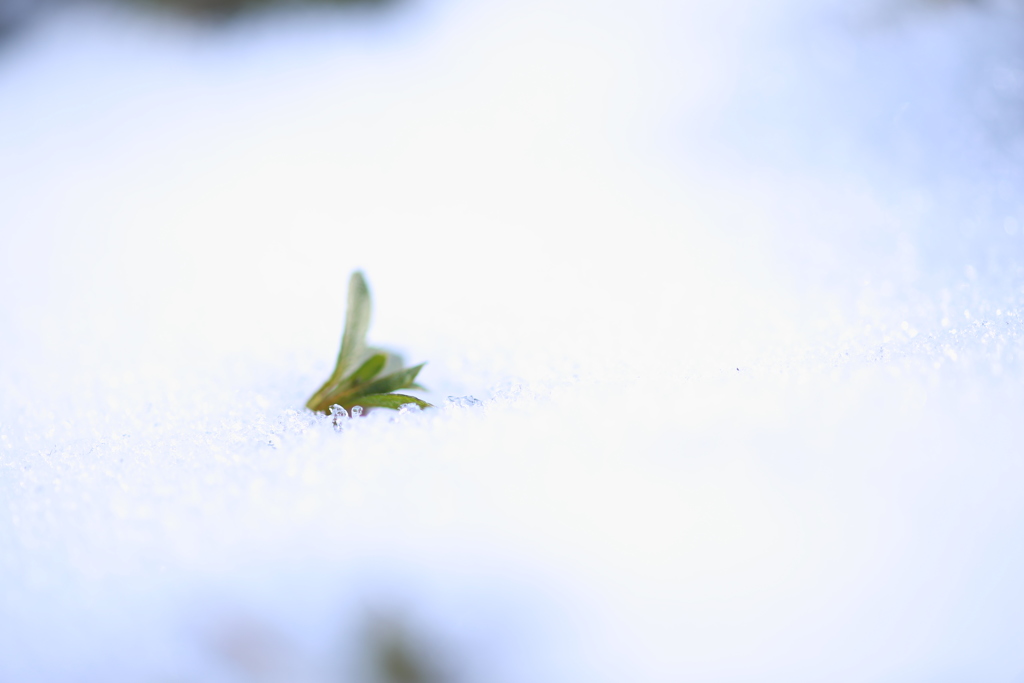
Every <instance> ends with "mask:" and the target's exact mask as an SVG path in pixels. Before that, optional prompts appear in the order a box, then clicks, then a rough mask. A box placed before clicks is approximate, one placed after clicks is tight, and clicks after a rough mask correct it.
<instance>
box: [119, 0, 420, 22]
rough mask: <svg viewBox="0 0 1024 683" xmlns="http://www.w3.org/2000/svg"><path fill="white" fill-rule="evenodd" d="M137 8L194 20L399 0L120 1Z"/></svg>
mask: <svg viewBox="0 0 1024 683" xmlns="http://www.w3.org/2000/svg"><path fill="white" fill-rule="evenodd" d="M121 2H125V3H128V4H130V5H135V6H140V7H147V6H148V7H156V8H164V9H169V10H173V11H175V12H178V13H180V14H183V15H186V16H190V17H195V18H197V19H213V20H218V19H226V18H230V17H232V16H235V15H237V14H241V13H243V12H246V11H249V10H254V9H259V8H263V7H271V6H274V7H280V6H288V5H291V6H302V5H306V6H309V5H338V6H346V5H347V6H361V7H367V8H374V7H380V8H383V7H387V6H391V5H395V4H398V3H399V2H400V0H301V1H297V0H121Z"/></svg>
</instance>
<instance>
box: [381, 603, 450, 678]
mask: <svg viewBox="0 0 1024 683" xmlns="http://www.w3.org/2000/svg"><path fill="white" fill-rule="evenodd" d="M364 638H365V647H364V656H365V660H364V663H363V666H364V671H365V683H451V681H452V680H453V678H452V676H451V674H450V673H449V672H446V671H445V667H444V666H443V665H442V661H441V658H440V656H439V654H438V652H437V648H436V646H434V645H431V644H429V643H428V642H426V640H424V638H423V637H422V635H420V634H417V633H415V632H413V631H412V629H411V628H410V627H409V624H408V623H407V622H405V621H403V620H401V619H399V618H398V617H396V616H393V615H381V614H374V615H371V616H370V618H369V619H368V620H367V624H366V627H365V631H364Z"/></svg>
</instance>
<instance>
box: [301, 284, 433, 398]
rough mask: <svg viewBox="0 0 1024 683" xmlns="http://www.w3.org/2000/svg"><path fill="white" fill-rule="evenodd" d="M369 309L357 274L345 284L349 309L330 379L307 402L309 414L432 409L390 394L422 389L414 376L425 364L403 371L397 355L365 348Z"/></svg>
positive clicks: (367, 296) (367, 291)
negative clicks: (334, 407)
mask: <svg viewBox="0 0 1024 683" xmlns="http://www.w3.org/2000/svg"><path fill="white" fill-rule="evenodd" d="M371 308H372V304H371V301H370V288H369V287H368V286H367V285H366V278H364V277H363V274H362V273H361V272H359V271H358V270H357V271H355V272H354V273H352V276H351V277H350V278H349V281H348V309H347V311H346V313H345V331H344V332H343V333H342V336H341V350H340V351H339V352H338V361H337V363H336V364H335V366H334V372H333V373H331V376H330V377H329V378H328V379H327V381H326V382H324V384H323V386H321V387H320V388H319V389H317V391H316V393H315V394H313V395H312V396H311V397H310V399H309V401H307V402H306V407H307V408H309V409H310V410H312V411H315V412H318V413H330V411H331V406H332V405H340V406H341V407H342V408H344V409H345V410H351V409H352V407H353V406H362V407H363V408H390V409H392V410H398V409H399V408H401V407H402V406H404V405H409V404H413V405H416V406H419V407H420V408H432V407H433V406H432V405H430V404H429V403H427V402H426V401H423V400H421V399H418V398H416V397H415V396H406V395H404V394H395V393H393V392H395V391H397V390H399V389H423V387H421V386H420V385H419V384H416V375H418V374H419V372H420V370H421V369H422V368H423V366H424V365H425V364H424V363H420V364H419V365H417V366H414V367H411V368H403V367H402V357H401V356H399V355H398V354H395V353H389V352H387V351H384V350H381V349H376V348H370V347H367V346H366V332H367V330H368V329H369V328H370V310H371Z"/></svg>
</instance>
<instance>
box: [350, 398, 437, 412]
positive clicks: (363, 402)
mask: <svg viewBox="0 0 1024 683" xmlns="http://www.w3.org/2000/svg"><path fill="white" fill-rule="evenodd" d="M410 403H411V404H413V405H417V406H419V407H420V408H433V407H434V406H432V405H430V404H429V403H427V402H426V401H424V400H422V399H418V398H416V397H415V396H406V395H405V394H368V395H366V396H361V397H359V398H358V399H355V400H354V401H352V402H351V403H350V404H348V405H347V406H343V407H344V408H345V409H346V410H351V408H352V406H362V407H364V408H390V409H391V410H398V409H399V408H401V407H402V406H404V405H409V404H410Z"/></svg>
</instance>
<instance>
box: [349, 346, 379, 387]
mask: <svg viewBox="0 0 1024 683" xmlns="http://www.w3.org/2000/svg"><path fill="white" fill-rule="evenodd" d="M387 362H388V355H387V354H386V353H376V354H374V355H372V356H370V357H369V358H367V359H366V362H365V363H363V364H362V365H360V366H359V369H358V370H356V371H355V372H353V373H352V375H351V376H350V377H349V378H348V379H347V380H346V381H345V384H347V385H349V386H356V385H359V384H364V383H365V382H369V381H370V380H371V379H373V378H374V377H376V376H377V375H379V374H380V371H381V370H383V369H384V365H385V364H386V363H387Z"/></svg>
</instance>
